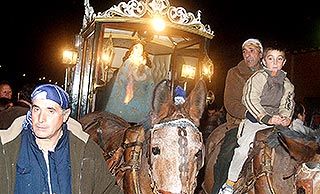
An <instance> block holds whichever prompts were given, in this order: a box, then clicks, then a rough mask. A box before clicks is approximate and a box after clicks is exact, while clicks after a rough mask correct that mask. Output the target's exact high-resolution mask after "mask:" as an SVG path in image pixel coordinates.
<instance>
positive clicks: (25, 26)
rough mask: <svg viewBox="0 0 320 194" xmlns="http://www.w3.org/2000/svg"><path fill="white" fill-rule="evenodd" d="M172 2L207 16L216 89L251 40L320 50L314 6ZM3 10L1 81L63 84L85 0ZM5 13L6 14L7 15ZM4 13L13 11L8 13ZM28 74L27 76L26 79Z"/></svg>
mask: <svg viewBox="0 0 320 194" xmlns="http://www.w3.org/2000/svg"><path fill="white" fill-rule="evenodd" d="M119 2H121V1H118V0H117V1H116V0H109V1H107V0H95V1H93V0H90V3H91V5H92V6H93V8H94V9H95V12H96V13H97V12H99V11H104V10H106V9H108V8H110V7H111V5H113V4H116V5H117V4H118V3H119ZM313 2H314V3H312V1H310V2H309V1H300V3H292V2H291V1H288V2H286V1H279V0H278V1H256V2H254V1H243V2H241V3H239V1H237V0H234V1H231V0H219V1H217V0H206V1H205V0H200V1H199V0H173V1H170V3H171V5H173V6H176V7H178V6H182V7H184V8H185V9H186V10H187V11H190V12H192V13H195V12H196V11H197V10H201V11H202V23H203V24H209V25H210V27H211V29H212V30H213V31H214V34H215V37H214V38H213V39H212V40H211V43H210V45H211V46H210V53H209V54H210V57H211V58H212V60H213V62H214V63H215V66H216V73H219V75H216V79H217V87H218V88H220V89H217V90H220V91H221V90H222V89H223V88H224V86H223V84H224V79H225V75H226V71H227V69H229V68H230V67H232V66H234V65H236V64H237V63H238V62H239V60H240V59H241V58H242V55H241V44H242V42H243V41H244V40H246V39H248V38H258V39H260V40H261V41H262V43H263V44H264V43H270V42H277V43H279V44H282V45H284V46H285V47H286V48H287V49H288V50H300V49H306V48H307V49H310V48H320V14H319V13H320V12H319V11H318V10H317V9H318V6H317V5H315V1H313ZM8 3H9V5H7V6H3V11H2V13H1V17H2V24H3V27H2V30H1V37H2V44H1V46H2V52H1V59H2V60H1V62H0V65H1V68H0V75H1V78H0V80H3V79H6V80H9V81H10V82H12V84H13V85H14V87H15V88H18V87H20V86H21V85H22V84H23V83H24V82H34V81H35V80H38V78H39V77H42V76H45V77H46V79H47V80H48V79H51V80H52V82H56V81H58V83H59V84H63V79H64V66H63V65H62V64H61V55H62V51H63V50H64V49H65V48H68V47H70V46H72V45H73V38H74V35H75V34H77V33H78V32H79V31H80V28H81V26H82V18H83V14H84V6H83V1H82V0H52V1H21V2H19V3H18V2H14V1H12V2H8ZM4 9H5V10H6V11H4ZM4 12H9V14H5V13H4ZM24 73H25V74H26V76H25V77H23V76H22V75H23V74H24Z"/></svg>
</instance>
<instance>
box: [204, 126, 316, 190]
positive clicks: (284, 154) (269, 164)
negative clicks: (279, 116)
mask: <svg viewBox="0 0 320 194" xmlns="http://www.w3.org/2000/svg"><path fill="white" fill-rule="evenodd" d="M213 133H214V131H213ZM233 133H234V132H233V131H227V133H226V136H225V137H224V138H222V139H221V137H220V141H216V142H218V143H216V144H215V146H216V148H212V147H207V148H206V149H209V150H210V151H211V152H210V154H209V155H207V156H206V157H207V159H206V164H205V165H206V167H205V169H206V170H205V177H204V179H205V180H204V182H203V184H202V188H203V193H210V194H211V193H217V192H218V189H219V187H220V186H221V184H223V182H224V181H225V178H226V177H225V176H224V180H222V181H221V180H218V179H219V178H221V177H218V176H215V173H216V172H217V170H216V169H215V168H216V167H217V161H218V160H219V156H221V153H220V154H219V152H221V151H222V152H224V153H225V152H228V151H226V148H225V147H224V148H223V147H221V146H222V145H224V146H226V145H227V144H224V143H223V142H224V141H225V140H224V139H226V138H227V137H228V136H229V138H230V136H234V134H233ZM213 137H214V136H211V138H212V139H213ZM316 137H317V136H306V135H303V134H300V133H297V132H295V131H291V130H288V129H281V130H276V129H274V128H270V129H265V130H262V131H259V132H258V133H257V134H256V137H255V141H254V145H253V148H252V149H251V151H250V153H249V157H248V159H247V161H246V162H245V165H244V167H243V169H242V172H241V175H240V178H239V180H238V182H237V183H236V186H235V188H236V189H235V193H251V194H277V193H299V194H300V193H301V194H302V193H308V194H313V193H320V184H319V183H320V163H319V162H320V155H319V154H320V145H319V139H317V138H316ZM231 139H232V138H231ZM233 140H234V138H233ZM208 144H209V142H208V143H207V144H206V145H208ZM228 145H230V146H229V149H233V148H234V146H235V144H233V143H231V144H230V143H229V144H228ZM226 147H227V146H226ZM230 147H232V148H230ZM229 152H230V150H229ZM231 156H232V155H231ZM224 160H226V159H224ZM225 162H226V161H225ZM225 173H226V172H225ZM217 182H219V186H215V185H214V184H217Z"/></svg>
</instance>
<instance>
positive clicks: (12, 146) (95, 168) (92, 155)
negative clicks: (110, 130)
mask: <svg viewBox="0 0 320 194" xmlns="http://www.w3.org/2000/svg"><path fill="white" fill-rule="evenodd" d="M24 119H25V116H22V117H19V118H17V119H16V120H15V121H14V122H13V124H12V125H11V126H10V128H8V130H2V131H0V140H1V144H0V172H1V173H2V174H1V176H0V194H11V193H13V192H14V188H15V175H16V162H17V158H18V154H19V148H20V143H21V131H22V127H21V126H22V123H23V121H24ZM67 126H68V130H69V131H70V132H71V133H70V137H69V141H70V143H69V145H70V163H71V184H72V185H71V190H72V193H74V194H89V193H92V194H96V193H97V194H100V193H107V194H113V193H114V194H120V193H123V192H122V190H121V189H120V188H119V187H118V186H115V179H114V177H113V176H112V175H111V173H110V172H109V171H108V170H107V166H106V163H105V160H104V158H103V155H102V150H101V149H100V147H99V146H98V145H97V144H96V143H95V142H94V141H93V140H91V139H89V135H88V134H87V133H85V132H83V131H82V127H81V124H80V123H78V122H77V121H75V120H74V119H72V118H69V120H68V122H67Z"/></svg>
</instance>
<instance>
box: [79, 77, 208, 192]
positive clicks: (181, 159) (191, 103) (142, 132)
mask: <svg viewBox="0 0 320 194" xmlns="http://www.w3.org/2000/svg"><path fill="white" fill-rule="evenodd" d="M168 83H169V82H168V81H162V82H160V83H159V84H158V85H157V86H156V87H155V90H154V95H153V101H152V113H151V114H150V120H148V121H149V122H146V123H143V125H138V124H137V125H130V124H128V123H127V122H126V121H125V120H123V119H121V118H119V117H117V116H115V115H113V114H110V113H105V112H93V113H89V114H87V115H85V116H84V117H83V118H81V119H80V122H81V123H82V125H83V126H84V129H85V131H86V132H88V133H89V134H90V137H91V138H93V139H94V140H95V141H96V142H98V143H99V145H100V146H101V148H102V149H103V150H104V152H105V157H106V161H107V165H108V167H109V169H110V170H111V172H112V173H114V175H115V176H116V177H117V182H118V184H119V185H120V186H122V188H123V190H124V191H125V193H143V194H149V193H162V194H192V193H194V190H195V188H196V185H197V181H196V178H197V174H198V172H199V170H200V168H202V166H203V165H204V143H203V139H202V135H201V132H200V131H199V130H198V127H199V123H200V117H201V115H202V113H203V110H204V107H205V100H206V86H205V82H204V81H202V80H200V81H199V82H198V83H197V84H196V86H195V88H194V89H193V90H192V91H191V93H190V94H189V96H188V98H187V99H186V101H185V102H184V103H183V104H179V105H175V104H174V102H173V100H172V99H173V98H172V96H171V91H170V86H169V85H168Z"/></svg>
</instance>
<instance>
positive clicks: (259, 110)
mask: <svg viewBox="0 0 320 194" xmlns="http://www.w3.org/2000/svg"><path fill="white" fill-rule="evenodd" d="M266 81H267V78H266V75H264V74H263V72H257V73H254V74H253V75H252V76H251V77H250V78H249V79H248V80H247V82H246V84H245V86H244V88H243V98H242V102H243V104H244V105H245V107H246V108H247V110H248V111H249V112H250V114H251V115H252V116H253V117H254V118H255V119H256V120H257V121H259V122H260V123H265V124H269V123H268V121H269V120H270V119H271V117H272V115H268V113H267V111H266V110H265V109H264V108H263V107H262V105H261V103H260V101H261V98H260V97H261V95H262V91H263V87H264V85H265V83H266Z"/></svg>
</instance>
